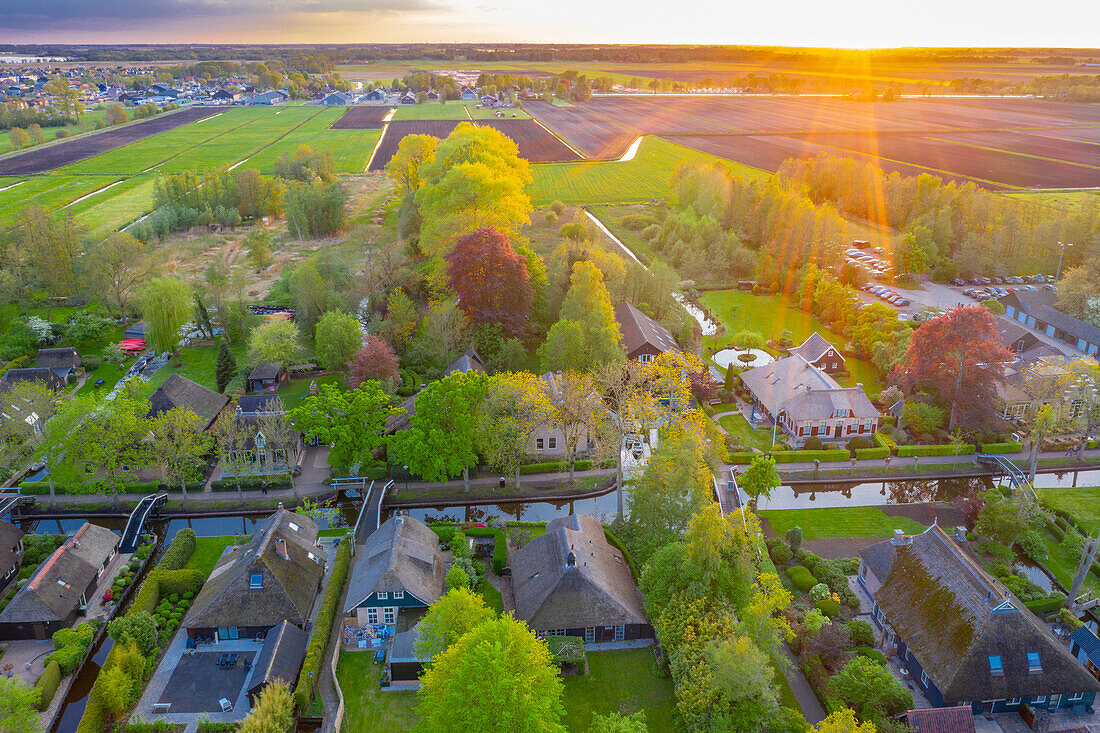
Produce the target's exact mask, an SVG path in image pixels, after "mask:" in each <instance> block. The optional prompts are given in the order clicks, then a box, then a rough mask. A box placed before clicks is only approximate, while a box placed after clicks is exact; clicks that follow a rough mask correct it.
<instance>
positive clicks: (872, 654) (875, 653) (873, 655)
mask: <svg viewBox="0 0 1100 733" xmlns="http://www.w3.org/2000/svg"><path fill="white" fill-rule="evenodd" d="M856 654H858V655H859V656H861V657H867V658H868V659H873V660H875V661H876V662H878V663H879V664H881V665H882V666H883V667H885V666H886V655H885V654H883V653H882V652H880V651H879V650H878V649H874V648H872V647H869V646H857V647H856Z"/></svg>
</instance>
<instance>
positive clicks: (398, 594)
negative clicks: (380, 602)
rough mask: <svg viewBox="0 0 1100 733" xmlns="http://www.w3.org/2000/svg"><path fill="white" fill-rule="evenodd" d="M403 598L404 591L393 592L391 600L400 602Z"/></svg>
mask: <svg viewBox="0 0 1100 733" xmlns="http://www.w3.org/2000/svg"><path fill="white" fill-rule="evenodd" d="M404 597H405V591H403V590H395V591H394V592H393V600H395V601H400V600H401V599H403V598H404Z"/></svg>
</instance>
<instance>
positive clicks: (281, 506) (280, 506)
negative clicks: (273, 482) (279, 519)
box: [279, 501, 283, 509]
mask: <svg viewBox="0 0 1100 733" xmlns="http://www.w3.org/2000/svg"><path fill="white" fill-rule="evenodd" d="M282 508H283V502H281V501H280V502H279V509H282Z"/></svg>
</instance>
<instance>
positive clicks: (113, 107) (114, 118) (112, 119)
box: [106, 102, 130, 125]
mask: <svg viewBox="0 0 1100 733" xmlns="http://www.w3.org/2000/svg"><path fill="white" fill-rule="evenodd" d="M106 119H107V124H108V125H121V124H122V123H124V122H128V121H129V120H130V115H128V114H127V113H126V110H125V109H124V108H123V107H122V105H121V104H119V103H118V102H115V103H114V104H108V105H107V115H106Z"/></svg>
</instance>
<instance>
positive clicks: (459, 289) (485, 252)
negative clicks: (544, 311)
mask: <svg viewBox="0 0 1100 733" xmlns="http://www.w3.org/2000/svg"><path fill="white" fill-rule="evenodd" d="M444 259H446V261H447V281H448V283H449V284H450V286H451V288H452V289H453V290H454V291H455V294H456V295H457V296H458V307H459V308H461V309H462V312H463V313H465V314H466V317H467V318H468V319H470V323H473V324H484V325H491V324H493V323H499V324H500V325H501V327H502V328H503V329H504V332H505V333H506V334H507V335H508V336H509V337H516V338H519V337H523V336H525V335H526V334H527V322H528V320H529V318H530V317H531V303H532V299H533V294H532V290H531V278H530V276H529V275H528V273H527V263H526V260H525V259H524V258H523V257H522V256H521V255H519V254H517V253H516V251H515V250H514V249H512V244H511V242H509V241H508V237H507V236H505V235H504V234H503V233H501V232H500V231H499V230H498V229H497V228H496V227H481V228H480V229H476V230H474V231H473V232H471V233H469V234H467V235H466V236H464V237H462V238H460V239H459V240H458V241H457V242H455V246H454V248H452V249H451V251H450V252H448V253H447V254H446V255H444Z"/></svg>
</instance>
